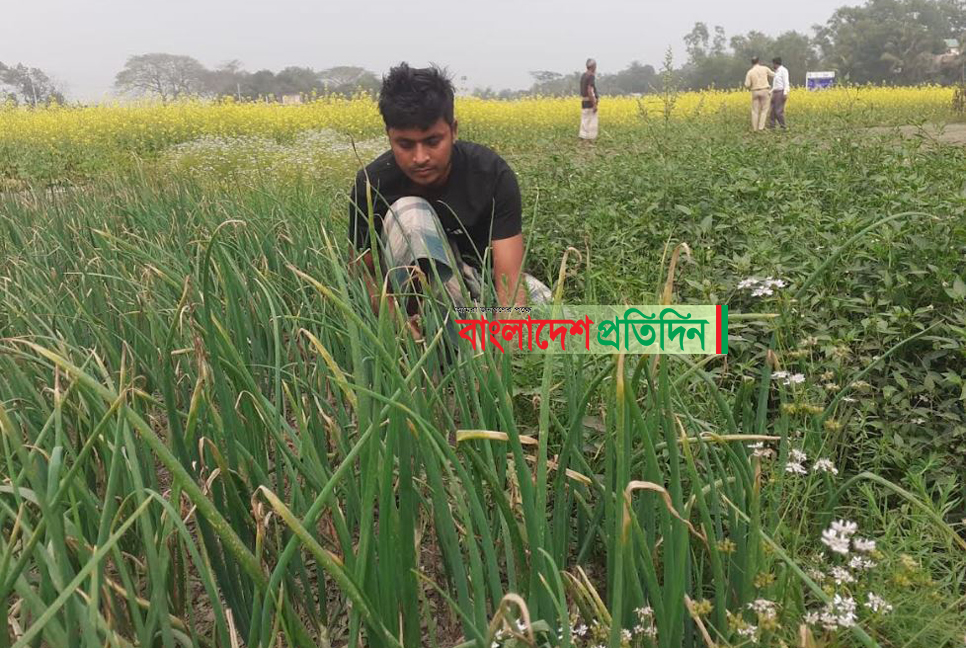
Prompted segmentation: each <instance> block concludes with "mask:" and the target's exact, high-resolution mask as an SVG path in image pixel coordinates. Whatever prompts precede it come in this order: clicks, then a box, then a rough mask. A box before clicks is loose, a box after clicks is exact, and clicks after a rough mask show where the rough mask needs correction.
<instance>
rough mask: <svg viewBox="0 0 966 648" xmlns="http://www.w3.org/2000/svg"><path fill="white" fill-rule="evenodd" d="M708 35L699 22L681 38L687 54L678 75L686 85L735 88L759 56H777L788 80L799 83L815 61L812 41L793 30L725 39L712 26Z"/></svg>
mask: <svg viewBox="0 0 966 648" xmlns="http://www.w3.org/2000/svg"><path fill="white" fill-rule="evenodd" d="M710 38H711V37H710V34H709V32H708V29H707V27H706V26H705V25H704V24H703V23H697V24H695V26H694V28H693V29H692V30H691V32H690V33H689V34H688V35H686V36H685V37H684V40H685V43H686V44H687V47H688V52H689V54H688V62H687V63H686V64H685V66H684V68H683V69H682V71H681V76H682V78H683V80H684V83H683V85H684V86H685V87H687V88H692V89H699V88H707V87H710V86H714V87H716V88H734V87H738V86H739V85H740V84H741V82H742V81H743V80H744V78H745V72H746V71H747V69H748V66H749V64H750V61H751V58H752V57H753V56H758V57H760V58H761V60H762V61H763V62H765V63H769V62H770V61H771V59H772V58H773V57H775V56H781V57H782V60H783V61H784V63H785V66H786V67H787V68H788V69H789V72H790V74H791V80H792V83H795V84H799V85H801V84H804V83H805V72H806V71H807V70H809V69H813V68H814V67H815V65H816V64H817V61H818V55H817V54H816V51H815V47H814V45H813V42H812V40H811V39H810V38H809V37H808V36H806V35H805V34H801V33H798V32H794V31H790V32H785V33H784V34H781V35H780V36H779V37H778V38H772V37H771V36H768V35H767V34H763V33H762V32H759V31H750V32H748V33H747V34H740V35H737V36H733V37H732V38H731V40H730V41H728V40H727V38H726V36H725V32H724V30H723V29H722V28H720V27H715V28H714V40H713V41H711V40H710ZM725 43H728V46H726V45H725Z"/></svg>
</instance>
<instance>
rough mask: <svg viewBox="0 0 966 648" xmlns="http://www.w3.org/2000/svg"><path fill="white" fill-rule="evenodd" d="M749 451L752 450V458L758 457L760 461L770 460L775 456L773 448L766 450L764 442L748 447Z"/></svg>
mask: <svg viewBox="0 0 966 648" xmlns="http://www.w3.org/2000/svg"><path fill="white" fill-rule="evenodd" d="M748 449H749V450H752V453H751V456H752V457H757V458H759V459H770V458H771V457H773V456H775V451H774V450H772V449H771V448H766V447H765V442H764V441H759V442H758V443H752V444H751V445H749V446H748Z"/></svg>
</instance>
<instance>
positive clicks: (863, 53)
mask: <svg viewBox="0 0 966 648" xmlns="http://www.w3.org/2000/svg"><path fill="white" fill-rule="evenodd" d="M811 32H812V33H811V34H806V33H803V32H798V31H794V30H793V31H787V32H784V33H781V34H779V35H777V36H770V35H768V34H764V33H762V32H760V31H749V32H747V33H745V34H737V35H734V36H731V37H730V38H729V37H728V35H727V34H726V33H725V30H724V29H723V28H721V27H720V26H714V27H710V28H709V26H708V25H707V24H705V23H701V22H699V23H696V24H695V25H694V28H693V29H692V30H691V31H690V32H689V33H688V34H686V35H685V36H684V45H685V50H686V52H687V60H686V61H685V62H684V64H683V65H682V66H680V67H678V68H677V69H673V70H672V69H667V70H665V71H664V72H665V73H663V74H661V73H658V71H657V70H656V69H655V68H654V66H652V65H648V64H644V63H641V62H640V61H633V62H632V63H631V64H630V65H628V66H627V67H625V68H624V69H621V70H619V71H616V72H612V73H601V74H598V77H597V87H598V90H599V91H600V93H601V94H602V95H605V96H606V95H617V94H644V93H648V92H659V91H662V90H663V86H664V84H665V82H666V80H668V79H672V78H673V79H674V83H675V84H676V86H677V87H680V88H682V89H702V88H708V87H716V88H734V87H736V86H738V85H739V84H740V83H741V82H742V80H743V79H744V73H745V70H746V69H747V68H748V62H749V60H750V59H751V57H752V56H760V57H761V58H762V60H763V61H768V60H770V59H771V58H772V57H773V56H781V57H782V59H783V61H784V63H785V66H786V67H787V68H788V69H789V72H790V75H791V79H792V83H793V84H799V85H801V84H804V82H805V73H806V72H807V71H811V70H831V71H835V72H836V73H837V77H838V79H839V80H840V81H844V82H851V83H877V84H896V85H912V84H918V83H940V84H952V83H966V53H964V49H966V48H964V41H966V0H866V2H865V4H864V5H861V6H857V7H841V8H839V9H837V10H836V11H835V12H834V13H833V14H832V16H831V17H830V18H829V19H828V21H826V23H825V24H824V25H815V26H813V27H812V30H811ZM578 59H579V56H578ZM579 60H582V59H579ZM601 66H602V67H603V68H604V69H606V67H607V66H606V62H602V63H601ZM581 72H582V70H577V71H571V72H557V71H554V70H535V71H532V72H531V73H530V75H531V77H532V83H531V85H530V87H529V88H527V89H526V90H494V89H493V88H489V87H487V88H483V87H477V88H473V89H472V90H471V91H470V94H473V95H476V96H479V97H484V98H501V99H512V98H517V97H520V96H527V95H544V96H546V95H556V96H572V95H574V94H576V93H577V91H578V84H579V79H580V74H581ZM114 85H115V89H116V90H117V91H119V92H121V93H124V94H129V95H147V96H153V97H156V98H159V99H161V100H162V101H169V100H172V99H177V98H179V97H183V96H203V97H212V98H217V97H235V98H237V99H240V100H241V99H266V98H267V99H275V100H281V99H282V97H284V96H285V95H294V94H297V95H310V94H312V93H317V94H341V95H350V94H354V93H356V92H360V91H361V92H367V93H370V94H372V95H375V94H376V93H377V92H378V90H379V85H380V79H379V77H378V76H377V75H376V74H375V73H374V72H371V71H369V70H366V69H364V68H361V67H355V66H337V67H331V68H327V69H324V70H314V69H312V68H309V67H299V66H290V67H286V68H284V69H282V70H279V71H277V72H275V71H272V70H258V71H256V72H249V71H247V70H245V69H244V67H243V66H242V64H241V63H240V62H239V61H237V60H236V61H230V62H228V63H225V64H223V65H220V66H219V67H217V68H215V69H208V68H206V67H205V66H204V65H202V64H201V63H200V62H199V61H198V60H197V59H195V58H192V57H191V56H186V55H181V54H166V53H149V54H140V55H136V56H132V57H130V58H129V59H128V60H127V62H126V63H125V65H124V68H123V69H122V70H120V71H119V72H118V73H117V75H116V76H115V84H114ZM3 100H7V101H13V102H16V103H25V104H28V105H37V104H43V103H49V102H51V101H58V102H62V101H63V92H62V91H61V90H60V89H59V88H58V86H57V84H56V83H55V82H54V81H52V80H51V79H50V78H49V77H48V76H47V75H46V74H45V73H44V72H43V71H42V70H40V69H38V68H31V67H27V66H25V65H23V64H16V65H13V66H7V65H4V64H3V63H2V62H0V101H3Z"/></svg>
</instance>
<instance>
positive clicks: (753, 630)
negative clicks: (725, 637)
mask: <svg viewBox="0 0 966 648" xmlns="http://www.w3.org/2000/svg"><path fill="white" fill-rule="evenodd" d="M738 635H739V636H741V637H747V638H748V639H751V640H752V641H758V626H756V625H752V624H750V623H749V624H748V625H746V626H745V627H743V628H738Z"/></svg>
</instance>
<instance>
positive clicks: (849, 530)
mask: <svg viewBox="0 0 966 648" xmlns="http://www.w3.org/2000/svg"><path fill="white" fill-rule="evenodd" d="M830 529H831V530H832V531H834V532H835V533H837V534H839V535H840V536H844V537H846V538H851V537H852V536H853V535H855V532H856V531H858V530H859V525H858V524H856V523H855V522H849V521H848V520H836V521H834V522H832V526H831V527H830Z"/></svg>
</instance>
